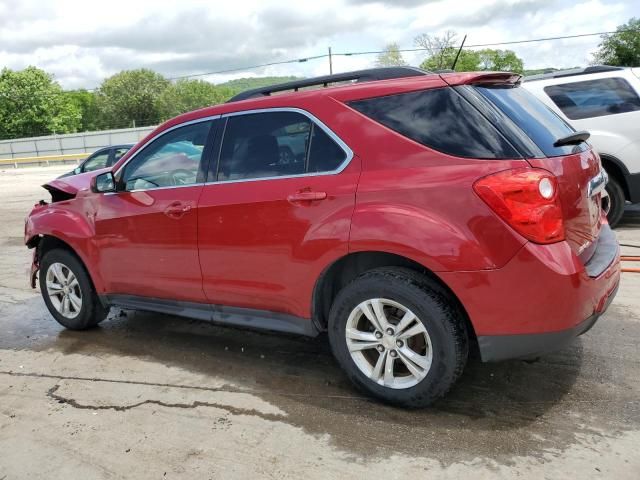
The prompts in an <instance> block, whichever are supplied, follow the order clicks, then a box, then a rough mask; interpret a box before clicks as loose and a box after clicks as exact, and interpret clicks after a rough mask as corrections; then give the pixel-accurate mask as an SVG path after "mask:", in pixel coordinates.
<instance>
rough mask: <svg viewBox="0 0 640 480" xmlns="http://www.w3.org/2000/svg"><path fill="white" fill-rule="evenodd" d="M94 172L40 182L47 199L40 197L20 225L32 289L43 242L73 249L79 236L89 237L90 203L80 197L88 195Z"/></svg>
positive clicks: (90, 229)
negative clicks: (28, 253) (29, 257)
mask: <svg viewBox="0 0 640 480" xmlns="http://www.w3.org/2000/svg"><path fill="white" fill-rule="evenodd" d="M96 173H100V172H98V171H96V172H91V173H90V174H86V175H76V176H73V177H65V178H62V179H56V180H52V181H51V182H48V183H46V184H44V185H42V188H44V189H45V190H47V191H48V192H49V193H50V194H51V202H46V201H45V200H40V201H39V202H38V203H36V204H35V205H34V206H33V209H32V210H31V212H30V213H29V215H28V216H27V218H26V220H25V227H24V243H25V245H26V246H27V247H28V248H30V249H33V261H32V263H31V271H30V278H29V281H30V284H31V286H32V287H33V288H35V285H36V278H37V273H38V270H39V268H40V266H39V263H40V252H41V250H42V249H43V243H47V242H49V243H51V242H54V243H58V244H65V245H67V246H68V247H71V248H72V249H73V250H74V251H76V250H75V249H74V248H73V247H75V246H77V245H76V244H77V243H78V242H79V241H80V242H81V241H82V240H81V239H86V238H91V236H92V234H93V225H92V224H91V222H89V220H90V218H89V217H88V216H87V215H88V214H89V213H91V212H92V206H91V202H86V201H84V200H85V197H86V196H87V195H90V194H91V192H90V189H89V188H90V182H91V179H92V178H93V177H94V176H95V175H96ZM91 218H92V217H91Z"/></svg>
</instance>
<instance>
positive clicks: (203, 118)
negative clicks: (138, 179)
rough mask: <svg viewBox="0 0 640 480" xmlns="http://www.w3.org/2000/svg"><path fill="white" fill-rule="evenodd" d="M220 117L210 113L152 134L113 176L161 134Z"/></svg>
mask: <svg viewBox="0 0 640 480" xmlns="http://www.w3.org/2000/svg"><path fill="white" fill-rule="evenodd" d="M220 117H221V115H212V116H209V117H202V118H196V119H195V120H189V121H188V122H184V123H179V124H178V125H174V126H173V127H170V128H167V129H166V130H163V131H162V132H160V133H158V134H157V135H154V136H153V138H151V139H149V140H148V141H147V142H145V144H144V145H142V146H141V147H140V148H139V149H138V150H136V151H135V152H134V153H133V154H132V155H131V156H130V157H129V158H127V161H126V162H124V163H123V164H122V165H120V167H118V169H117V170H116V171H115V172H113V176H114V177H115V176H116V175H118V174H119V173H120V171H121V170H122V169H123V168H124V167H126V166H127V164H128V163H129V162H130V161H131V160H133V159H134V158H136V157H137V156H138V154H139V153H140V152H142V151H144V149H145V148H147V147H148V146H149V144H151V143H153V142H155V141H156V140H157V139H159V138H160V137H162V136H163V135H166V134H167V133H169V132H172V131H173V130H176V129H178V128H182V127H187V126H189V125H194V124H196V123H202V122H208V121H211V120H218V119H219V118H220ZM203 151H204V150H203ZM194 185H196V184H194ZM184 186H187V185H184ZM174 187H175V186H172V187H154V188H145V189H144V190H145V191H146V190H156V189H158V188H174ZM127 191H129V192H132V191H133V190H127ZM137 191H140V190H137Z"/></svg>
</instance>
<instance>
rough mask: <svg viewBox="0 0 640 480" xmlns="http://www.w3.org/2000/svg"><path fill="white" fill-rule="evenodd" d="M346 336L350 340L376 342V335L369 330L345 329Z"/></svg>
mask: <svg viewBox="0 0 640 480" xmlns="http://www.w3.org/2000/svg"><path fill="white" fill-rule="evenodd" d="M347 338H350V339H351V340H361V341H364V342H378V339H377V338H376V336H375V335H374V334H373V333H371V332H363V331H362V330H356V329H354V328H348V329H347Z"/></svg>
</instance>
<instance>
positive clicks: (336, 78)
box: [227, 67, 431, 103]
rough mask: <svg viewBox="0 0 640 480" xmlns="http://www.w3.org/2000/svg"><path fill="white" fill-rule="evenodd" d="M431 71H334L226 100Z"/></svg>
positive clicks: (416, 75)
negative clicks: (329, 73) (330, 73)
mask: <svg viewBox="0 0 640 480" xmlns="http://www.w3.org/2000/svg"><path fill="white" fill-rule="evenodd" d="M430 73H431V72H427V71H425V70H421V69H419V68H415V67H381V68H370V69H367V70H357V71H355V72H346V73H336V74H334V75H324V76H322V77H313V78H305V79H302V80H294V81H292V82H286V83H280V84H277V85H270V86H268V87H261V88H254V89H251V90H246V91H244V92H241V93H239V94H237V95H236V96H234V97H232V98H231V99H230V100H228V101H227V103H228V102H237V101H239V100H247V99H249V98H259V97H266V96H269V95H271V94H272V93H274V92H284V91H287V90H293V91H295V92H297V91H298V90H299V89H301V88H305V87H314V86H324V87H327V86H328V85H329V84H330V83H337V82H348V81H355V82H372V81H375V80H389V79H392V78H404V77H418V76H420V75H429V74H430Z"/></svg>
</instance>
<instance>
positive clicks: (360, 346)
mask: <svg viewBox="0 0 640 480" xmlns="http://www.w3.org/2000/svg"><path fill="white" fill-rule="evenodd" d="M378 345H379V343H378V341H377V340H376V341H375V342H349V344H348V347H349V351H350V352H359V351H361V350H368V349H370V348H376V347H377V346H378Z"/></svg>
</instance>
